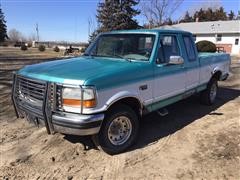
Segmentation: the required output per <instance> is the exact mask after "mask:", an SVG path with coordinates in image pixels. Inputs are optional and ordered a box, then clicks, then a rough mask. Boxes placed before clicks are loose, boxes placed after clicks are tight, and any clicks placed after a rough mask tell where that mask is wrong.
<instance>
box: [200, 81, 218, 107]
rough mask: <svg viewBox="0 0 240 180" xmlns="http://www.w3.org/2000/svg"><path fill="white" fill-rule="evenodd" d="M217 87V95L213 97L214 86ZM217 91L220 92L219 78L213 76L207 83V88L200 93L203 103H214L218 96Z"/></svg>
mask: <svg viewBox="0 0 240 180" xmlns="http://www.w3.org/2000/svg"><path fill="white" fill-rule="evenodd" d="M214 86H215V88H216V95H215V96H214V97H212V96H213V95H212V94H211V91H212V88H214ZM217 92H218V83H217V79H216V78H212V79H211V80H210V81H209V83H208V85H207V89H206V90H204V91H203V92H201V94H200V101H201V103H202V104H205V105H208V106H210V105H213V104H214V103H215V100H216V97H217Z"/></svg>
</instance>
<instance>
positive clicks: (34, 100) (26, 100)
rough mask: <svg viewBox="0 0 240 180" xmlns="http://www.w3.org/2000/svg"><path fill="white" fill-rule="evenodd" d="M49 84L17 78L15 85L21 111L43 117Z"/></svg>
mask: <svg viewBox="0 0 240 180" xmlns="http://www.w3.org/2000/svg"><path fill="white" fill-rule="evenodd" d="M46 88H47V83H46V82H44V81H39V80H32V79H27V78H24V77H19V76H18V77H17V78H16V84H15V94H16V99H17V101H16V103H17V105H18V107H19V108H20V109H22V110H23V111H25V112H26V111H27V113H31V114H33V115H37V116H39V117H43V106H44V99H45V94H46Z"/></svg>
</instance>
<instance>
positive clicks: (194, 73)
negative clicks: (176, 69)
mask: <svg viewBox="0 0 240 180" xmlns="http://www.w3.org/2000/svg"><path fill="white" fill-rule="evenodd" d="M182 37H183V43H184V46H185V48H184V49H185V54H186V55H185V57H186V58H185V61H186V63H185V69H186V90H191V89H193V88H195V87H197V86H198V85H199V81H200V68H199V61H198V57H197V52H196V49H195V48H196V47H195V44H194V41H193V39H192V36H191V35H183V36H182Z"/></svg>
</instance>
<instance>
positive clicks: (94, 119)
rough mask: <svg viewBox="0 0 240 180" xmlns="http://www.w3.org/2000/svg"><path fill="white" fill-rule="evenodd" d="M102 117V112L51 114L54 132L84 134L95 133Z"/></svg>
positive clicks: (98, 128)
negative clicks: (91, 113)
mask: <svg viewBox="0 0 240 180" xmlns="http://www.w3.org/2000/svg"><path fill="white" fill-rule="evenodd" d="M103 119H104V114H93V115H80V114H72V113H54V114H53V115H52V124H53V129H54V131H55V132H59V133H63V134H74V135H81V136H84V135H92V134H97V133H98V132H99V130H100V127H101V124H102V121H103Z"/></svg>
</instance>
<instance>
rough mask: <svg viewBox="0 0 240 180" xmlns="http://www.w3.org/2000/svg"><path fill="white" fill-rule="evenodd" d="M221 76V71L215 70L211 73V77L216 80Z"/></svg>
mask: <svg viewBox="0 0 240 180" xmlns="http://www.w3.org/2000/svg"><path fill="white" fill-rule="evenodd" d="M221 76H222V72H221V71H217V72H215V73H214V74H213V76H212V78H216V79H217V80H220V78H221Z"/></svg>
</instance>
